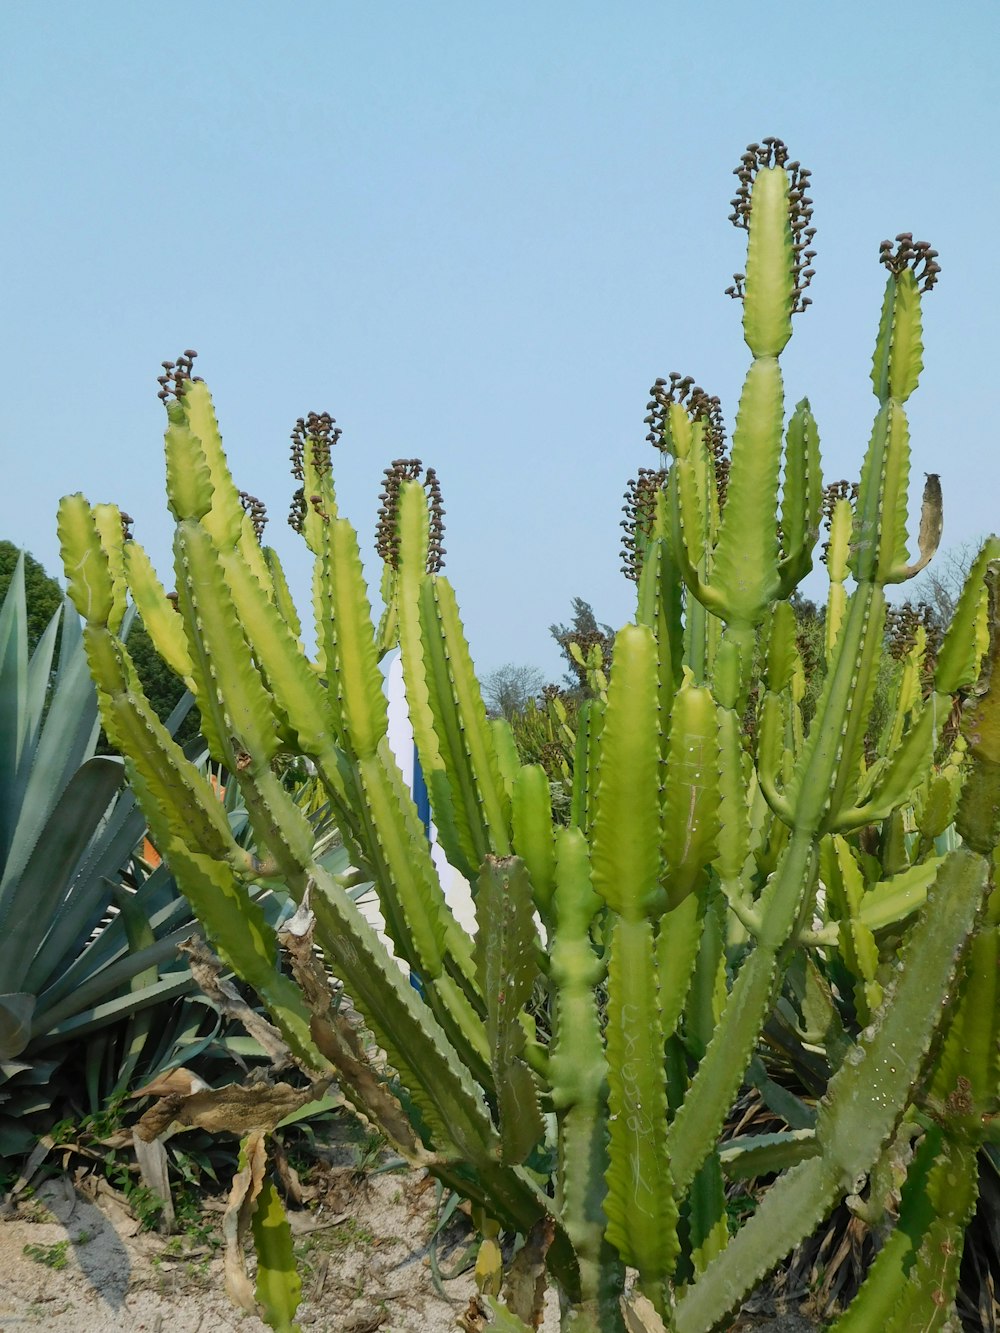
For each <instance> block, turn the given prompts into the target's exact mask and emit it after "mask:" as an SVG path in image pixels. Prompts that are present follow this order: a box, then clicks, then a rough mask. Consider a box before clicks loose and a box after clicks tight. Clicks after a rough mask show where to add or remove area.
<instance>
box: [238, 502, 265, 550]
mask: <svg viewBox="0 0 1000 1333" xmlns="http://www.w3.org/2000/svg"><path fill="white" fill-rule="evenodd" d="M239 496H240V504H241V505H242V506H243V510H244V513H247V514H249V515H250V522H251V523H252V524H253V531H254V536H255V537H256V538H257V540H258V541H260V540H261V538H262V537H263V536H264V529H265V528H266V527H267V505H265V503H264V501H263V500H259V499H258V498H257V496H256V495H251V494H250V492H249V491H240V493H239Z"/></svg>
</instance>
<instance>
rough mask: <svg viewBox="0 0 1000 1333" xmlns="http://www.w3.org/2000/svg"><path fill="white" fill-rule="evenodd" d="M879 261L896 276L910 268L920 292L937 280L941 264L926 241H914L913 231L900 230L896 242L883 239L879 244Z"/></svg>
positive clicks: (929, 288)
mask: <svg viewBox="0 0 1000 1333" xmlns="http://www.w3.org/2000/svg"><path fill="white" fill-rule="evenodd" d="M878 257H879V262H880V263H882V264H884V265H885V267H886V268H887V269H888V270H889V272H890V273H892V274H894V275H895V276H896V277H898V276H899V274H900V273H902V272H903V270H904V269H907V268H908V269H911V270H912V272H913V275H914V277H915V278H916V280H917V286H918V287H919V289H920V291H921V292H929V291H930V290H931V288H932V287H933V286H934V284H935V283H936V282H937V280H938V274H939V273H940V272H941V265H940V264H939V263H938V262H937V258H938V252H937V251H936V250H935V249H933V248H932V247H931V245H930V244H929V243H928V242H927V241H915V240H914V239H913V233H912V232H909V231H901V232H900V233H899V235H898V236H897V237H896V244H895V246H894V245H893V243H892V241H883V242H882V243H881V245H880V246H879V255H878Z"/></svg>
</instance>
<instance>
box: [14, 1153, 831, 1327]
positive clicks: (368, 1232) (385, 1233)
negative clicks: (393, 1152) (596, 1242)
mask: <svg viewBox="0 0 1000 1333" xmlns="http://www.w3.org/2000/svg"><path fill="white" fill-rule="evenodd" d="M344 1204H347V1205H348V1207H346V1208H345V1207H344V1206H343V1205H344ZM97 1205H100V1206H97ZM432 1208H433V1192H432V1190H428V1189H427V1188H425V1187H424V1186H423V1185H422V1184H421V1182H420V1181H419V1180H418V1179H417V1178H416V1177H413V1176H407V1175H396V1174H385V1175H374V1176H370V1177H365V1178H359V1177H357V1175H356V1174H354V1173H349V1172H348V1173H345V1175H344V1177H343V1179H341V1180H339V1181H338V1180H336V1179H335V1180H334V1182H333V1187H332V1188H331V1191H330V1193H329V1196H328V1198H327V1199H326V1200H325V1201H324V1202H323V1203H322V1204H321V1205H320V1207H319V1208H317V1209H316V1210H315V1211H310V1212H308V1213H300V1214H297V1215H294V1216H293V1224H294V1230H295V1233H296V1252H297V1256H298V1259H299V1268H300V1272H301V1273H302V1276H303V1301H302V1304H301V1306H300V1307H299V1314H298V1316H297V1319H298V1323H299V1324H300V1325H301V1327H302V1329H303V1330H315V1331H316V1333H326V1331H327V1330H328V1331H329V1333H376V1330H378V1331H380V1333H454V1330H455V1329H456V1328H457V1327H458V1325H457V1323H456V1319H457V1316H458V1315H459V1314H460V1313H461V1311H462V1310H463V1309H464V1308H465V1307H466V1306H467V1304H468V1301H469V1297H470V1296H471V1294H472V1292H473V1290H474V1284H473V1282H472V1277H471V1274H470V1273H466V1274H464V1275H462V1276H461V1277H458V1278H455V1279H454V1280H452V1281H449V1282H446V1283H445V1292H446V1295H445V1296H444V1297H442V1296H441V1295H439V1294H438V1292H437V1291H435V1288H434V1284H433V1282H432V1279H431V1273H430V1268H429V1264H428V1259H427V1244H428V1237H429V1235H430V1232H431V1230H432V1225H433V1222H432V1217H431V1213H432ZM466 1240H467V1236H460V1235H459V1236H452V1238H451V1248H450V1250H446V1252H445V1254H443V1255H442V1265H443V1267H444V1268H445V1269H446V1270H447V1266H448V1263H449V1262H452V1263H453V1262H454V1260H455V1258H456V1256H457V1255H459V1254H460V1253H461V1251H462V1249H463V1248H464V1244H465V1242H466ZM25 1247H28V1249H27V1251H26V1248H25ZM733 1327H734V1328H736V1329H740V1330H751V1329H753V1330H755V1333H768V1331H771V1333H778V1331H779V1330H782V1331H783V1333H809V1330H810V1329H811V1328H812V1326H811V1325H810V1324H808V1323H806V1322H805V1321H803V1320H800V1319H799V1318H797V1317H796V1316H794V1315H791V1316H786V1317H783V1318H781V1317H779V1318H777V1319H774V1318H770V1317H768V1316H767V1314H766V1313H765V1312H758V1313H755V1314H744V1315H743V1316H742V1317H741V1319H740V1320H739V1321H738V1322H737V1323H736V1324H735V1325H734V1326H733ZM31 1328H35V1329H44V1330H46V1331H50V1333H265V1330H266V1325H265V1324H264V1323H263V1322H262V1321H261V1320H260V1319H258V1318H257V1317H256V1316H255V1315H249V1314H245V1313H243V1312H242V1311H240V1310H237V1309H236V1308H235V1307H234V1306H233V1305H232V1304H231V1303H230V1301H229V1299H228V1297H227V1296H226V1294H225V1291H224V1290H223V1283H222V1263H221V1260H220V1259H219V1258H218V1255H217V1251H216V1250H215V1249H214V1248H213V1246H212V1245H211V1244H205V1243H204V1237H202V1238H201V1243H199V1240H198V1238H192V1237H191V1236H190V1235H186V1236H180V1237H174V1238H164V1237H161V1236H158V1235H153V1234H150V1233H144V1232H141V1231H140V1230H139V1229H138V1224H137V1223H136V1221H135V1219H134V1218H132V1217H130V1216H129V1215H128V1213H127V1212H125V1210H124V1209H122V1208H121V1206H120V1204H119V1203H118V1202H117V1201H116V1200H115V1198H114V1197H113V1196H112V1195H108V1194H103V1195H101V1194H99V1195H98V1197H97V1200H96V1203H95V1202H90V1201H88V1200H87V1199H86V1198H85V1197H84V1196H83V1195H82V1194H81V1193H80V1192H79V1191H78V1190H76V1189H74V1187H73V1185H72V1184H71V1183H70V1181H69V1179H68V1178H67V1177H60V1178H57V1179H55V1180H50V1181H48V1182H46V1183H45V1184H44V1185H42V1186H41V1187H40V1188H39V1190H38V1192H37V1194H36V1195H35V1196H34V1197H33V1198H32V1199H30V1200H28V1201H27V1202H25V1203H21V1204H20V1206H19V1207H18V1210H17V1213H16V1215H15V1216H14V1217H13V1218H10V1219H7V1220H3V1221H0V1333H22V1331H23V1330H28V1329H31ZM557 1328H558V1319H557V1316H556V1311H555V1305H554V1302H550V1305H549V1308H548V1309H547V1313H546V1320H545V1324H544V1333H555V1330H556V1329H557Z"/></svg>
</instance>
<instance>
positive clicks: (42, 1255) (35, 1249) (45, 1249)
mask: <svg viewBox="0 0 1000 1333" xmlns="http://www.w3.org/2000/svg"><path fill="white" fill-rule="evenodd" d="M24 1253H25V1254H26V1255H27V1256H28V1258H29V1259H31V1260H33V1261H34V1263H36V1264H42V1265H44V1267H46V1268H54V1269H56V1270H59V1269H62V1268H65V1267H66V1265H67V1264H68V1263H69V1241H68V1240H57V1241H55V1243H54V1244H52V1245H25V1247H24Z"/></svg>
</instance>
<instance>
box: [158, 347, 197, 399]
mask: <svg viewBox="0 0 1000 1333" xmlns="http://www.w3.org/2000/svg"><path fill="white" fill-rule="evenodd" d="M197 355H198V353H197V352H196V351H195V350H194V349H193V348H191V347H189V348H187V349H186V351H183V352H181V354H180V356H179V357H178V358H177V360H176V361H163V362H161V365H162V367H163V374H162V375H157V377H156V382H157V384H158V385H159V386H160V391H159V393H158V394H157V395H156V396H157V398H159V400H160V401H161V402H162V403H166V402H167V401H169V399H170V398H180V396H181V394H182V393H183V392H184V385H185V384H186V383H188V382H196V380H197V377H196V376H195V374H194V359H195V357H196V356H197Z"/></svg>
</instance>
